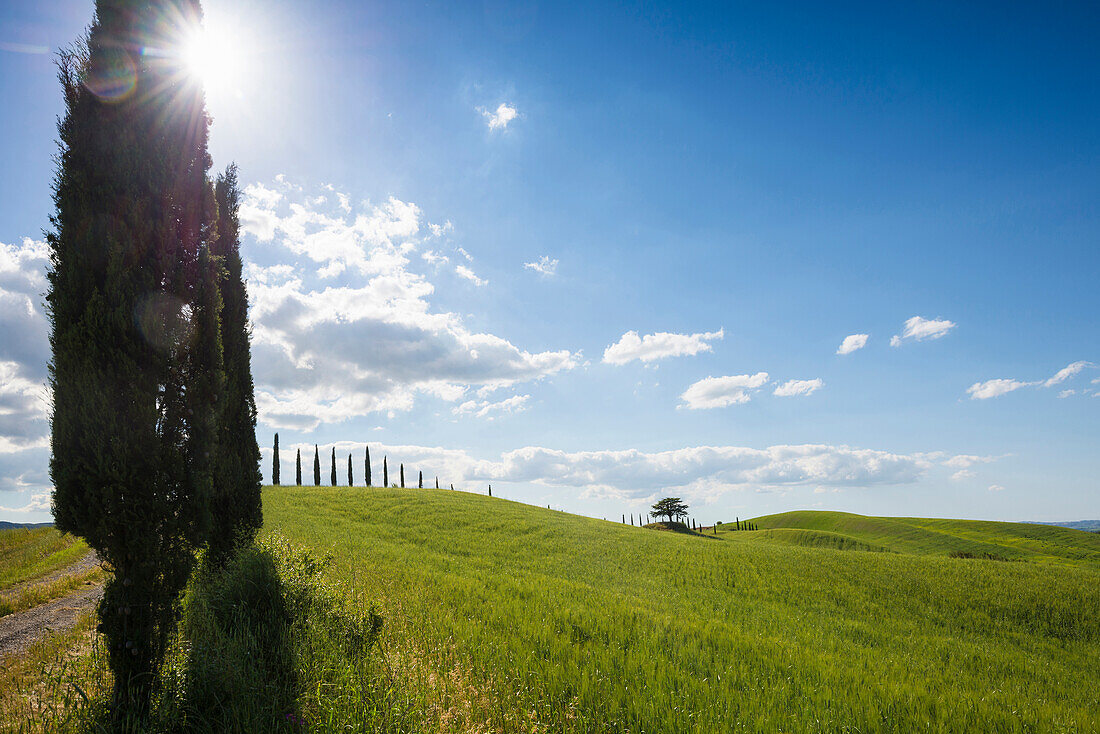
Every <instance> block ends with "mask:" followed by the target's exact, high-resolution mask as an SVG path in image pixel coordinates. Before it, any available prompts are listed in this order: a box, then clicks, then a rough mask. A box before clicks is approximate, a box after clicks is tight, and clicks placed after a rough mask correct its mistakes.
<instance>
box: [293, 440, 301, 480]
mask: <svg viewBox="0 0 1100 734" xmlns="http://www.w3.org/2000/svg"><path fill="white" fill-rule="evenodd" d="M294 485H295V486H297V487H301V486H302V450H301V449H298V458H296V459H295V460H294Z"/></svg>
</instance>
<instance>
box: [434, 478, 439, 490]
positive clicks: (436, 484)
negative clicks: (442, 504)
mask: <svg viewBox="0 0 1100 734" xmlns="http://www.w3.org/2000/svg"><path fill="white" fill-rule="evenodd" d="M435 488H436V489H439V477H436V478H435Z"/></svg>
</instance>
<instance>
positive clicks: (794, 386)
mask: <svg viewBox="0 0 1100 734" xmlns="http://www.w3.org/2000/svg"><path fill="white" fill-rule="evenodd" d="M824 384H825V382H824V381H823V380H822V379H821V378H820V377H818V378H815V379H813V380H787V381H786V382H784V383H783V384H782V385H777V386H776V388H775V391H774V392H773V393H772V394H773V395H778V396H779V397H781V398H788V397H793V396H795V395H813V394H814V392H815V391H816V390H818V389H819V388H820V387H821V386H822V385H824Z"/></svg>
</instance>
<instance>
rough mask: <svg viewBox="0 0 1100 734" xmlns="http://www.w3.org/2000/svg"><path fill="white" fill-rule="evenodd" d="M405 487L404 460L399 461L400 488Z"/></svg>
mask: <svg viewBox="0 0 1100 734" xmlns="http://www.w3.org/2000/svg"><path fill="white" fill-rule="evenodd" d="M404 488H405V462H403V461H402V462H401V489H404Z"/></svg>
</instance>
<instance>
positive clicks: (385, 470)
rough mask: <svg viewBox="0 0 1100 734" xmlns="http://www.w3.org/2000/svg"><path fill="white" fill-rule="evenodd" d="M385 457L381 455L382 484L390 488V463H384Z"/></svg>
mask: <svg viewBox="0 0 1100 734" xmlns="http://www.w3.org/2000/svg"><path fill="white" fill-rule="evenodd" d="M386 460H387V457H386V456H385V455H383V456H382V486H383V487H385V488H386V489H389V488H390V465H389V464H388V463H386Z"/></svg>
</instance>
